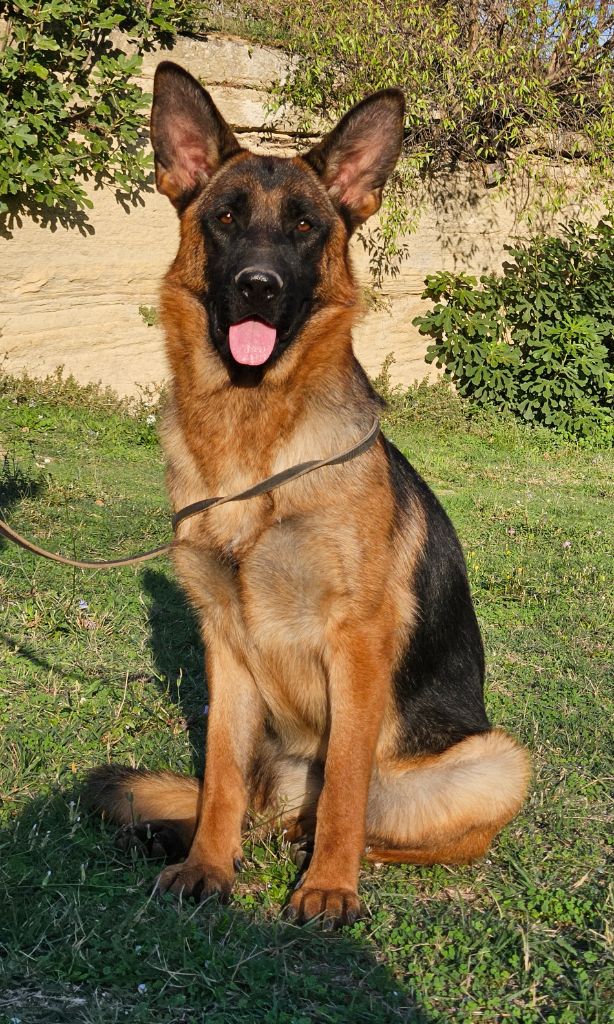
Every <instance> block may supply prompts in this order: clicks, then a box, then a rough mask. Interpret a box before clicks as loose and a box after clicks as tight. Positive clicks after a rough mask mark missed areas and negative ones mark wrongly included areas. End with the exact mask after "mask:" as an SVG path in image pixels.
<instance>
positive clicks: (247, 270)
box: [235, 267, 284, 304]
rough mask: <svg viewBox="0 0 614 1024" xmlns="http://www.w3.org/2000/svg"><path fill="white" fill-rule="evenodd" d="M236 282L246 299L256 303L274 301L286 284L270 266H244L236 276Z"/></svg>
mask: <svg viewBox="0 0 614 1024" xmlns="http://www.w3.org/2000/svg"><path fill="white" fill-rule="evenodd" d="M235 284H236V286H237V288H238V289H239V291H240V292H241V295H242V296H243V298H244V299H248V300H249V301H250V302H253V303H256V304H262V303H266V302H272V301H273V299H276V298H277V296H278V295H279V293H280V292H281V290H282V288H283V286H284V283H283V281H282V279H281V277H280V276H279V274H278V273H277V272H276V271H275V270H272V269H271V268H270V267H244V268H243V270H241V271H240V272H239V273H238V274H237V276H236V277H235Z"/></svg>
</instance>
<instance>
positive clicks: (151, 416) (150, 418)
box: [147, 412, 156, 427]
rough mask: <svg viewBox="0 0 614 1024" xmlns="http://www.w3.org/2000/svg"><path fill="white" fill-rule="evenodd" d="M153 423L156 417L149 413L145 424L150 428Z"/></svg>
mask: <svg viewBox="0 0 614 1024" xmlns="http://www.w3.org/2000/svg"><path fill="white" fill-rule="evenodd" d="M155 422H156V417H155V416H154V414H153V413H152V412H150V414H149V416H148V417H147V423H148V424H149V426H150V427H152V426H153V425H154V423H155Z"/></svg>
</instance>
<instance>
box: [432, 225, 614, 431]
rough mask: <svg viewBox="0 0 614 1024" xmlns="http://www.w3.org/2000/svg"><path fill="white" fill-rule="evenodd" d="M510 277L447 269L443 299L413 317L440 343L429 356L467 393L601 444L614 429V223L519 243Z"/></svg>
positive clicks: (440, 288)
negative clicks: (478, 277) (472, 275)
mask: <svg viewBox="0 0 614 1024" xmlns="http://www.w3.org/2000/svg"><path fill="white" fill-rule="evenodd" d="M507 249H508V251H509V253H510V256H511V257H512V258H513V260H514V262H513V263H512V262H506V263H504V265H503V276H502V277H497V276H496V275H494V274H488V275H483V276H482V277H481V278H480V284H479V285H478V282H477V280H476V278H475V277H470V276H468V275H466V274H453V273H448V272H441V273H439V274H434V275H431V276H429V277H428V278H427V279H426V290H425V291H424V293H423V298H428V299H431V300H432V301H433V302H434V303H435V305H434V306H433V309H432V310H431V311H430V312H429V313H427V314H425V315H424V316H419V317H416V318H415V320H414V321H413V322H414V324H416V325H417V326H418V327H419V328H420V333H421V334H427V335H430V336H431V338H432V339H433V342H432V344H431V345H429V348H428V349H427V355H426V360H427V362H429V363H431V362H434V361H436V363H437V365H438V366H440V367H441V366H443V367H445V371H446V373H447V374H448V375H449V376H450V377H451V378H452V380H453V382H454V384H455V386H456V388H457V389H458V391H459V393H460V394H461V395H463V396H464V397H466V398H470V399H471V400H472V401H473V402H475V403H477V404H479V405H482V406H484V405H487V406H493V407H496V408H499V409H507V410H510V411H512V412H513V413H515V414H516V415H518V416H520V417H522V418H524V419H525V420H528V421H530V422H533V423H542V424H544V425H546V426H549V427H552V428H554V429H556V430H558V431H560V432H561V433H563V434H566V435H568V436H574V437H577V438H580V439H589V438H590V439H592V440H596V441H598V442H599V443H603V442H607V441H610V442H611V441H612V438H613V436H614V425H613V417H612V398H613V388H614V372H613V371H614V363H613V347H614V222H613V221H612V219H610V218H604V219H603V220H601V221H600V223H599V224H598V225H597V227H595V228H592V227H590V226H588V225H586V224H583V223H581V222H579V221H575V222H573V223H571V224H569V225H568V226H567V227H566V228H565V229H564V231H563V233H562V236H561V237H560V238H556V237H547V238H541V239H537V240H534V241H532V242H530V243H528V244H526V245H519V246H517V247H516V248H512V247H509V246H508V247H507Z"/></svg>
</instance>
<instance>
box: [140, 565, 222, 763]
mask: <svg viewBox="0 0 614 1024" xmlns="http://www.w3.org/2000/svg"><path fill="white" fill-rule="evenodd" d="M141 582H142V586H143V589H144V590H145V592H146V594H147V595H148V597H149V629H150V636H151V647H152V653H153V657H154V663H155V666H156V672H157V674H158V677H159V679H160V680H161V682H162V684H163V685H165V687H166V690H165V692H168V693H169V695H170V697H171V699H172V700H173V701H175V703H176V704H178V705H179V706H180V707H181V711H182V714H183V717H184V720H185V726H186V730H187V732H188V736H189V738H190V745H191V747H192V758H193V763H194V773H195V774H196V775H202V774H203V771H204V760H205V734H206V707H207V684H206V680H205V672H204V654H203V645H202V641H201V638H200V632H199V629H198V623H197V621H196V616H195V615H194V613H193V612H192V609H191V608H190V606H189V605H188V602H187V600H186V598H185V596H184V593H183V591H182V590H181V588H180V587H179V585H178V584H177V583H176V582H175V581H174V580H173V579H172V578H171V577H169V576H167V575H165V574H164V573H163V572H158V571H156V570H153V569H146V570H145V571H144V573H143V576H142V580H141Z"/></svg>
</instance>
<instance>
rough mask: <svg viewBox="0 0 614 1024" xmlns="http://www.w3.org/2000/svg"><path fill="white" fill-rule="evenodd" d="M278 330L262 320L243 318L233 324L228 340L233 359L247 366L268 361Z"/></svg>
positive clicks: (258, 364) (259, 364)
mask: <svg viewBox="0 0 614 1024" xmlns="http://www.w3.org/2000/svg"><path fill="white" fill-rule="evenodd" d="M276 338H277V331H276V330H275V328H274V327H269V325H268V324H263V323H261V321H260V320H242V321H241V323H240V324H232V326H231V328H230V330H229V331H228V341H229V343H230V351H231V352H232V357H233V359H236V361H237V363H243V364H244V365H246V366H261V365H262V363H266V361H267V359H268V358H269V356H270V354H271V352H272V351H273V349H274V348H275V339H276Z"/></svg>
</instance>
